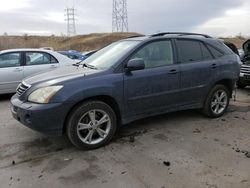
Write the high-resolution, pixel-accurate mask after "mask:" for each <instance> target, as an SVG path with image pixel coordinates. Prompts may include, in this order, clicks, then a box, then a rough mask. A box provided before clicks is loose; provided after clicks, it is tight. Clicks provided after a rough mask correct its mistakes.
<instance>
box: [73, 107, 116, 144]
mask: <svg viewBox="0 0 250 188" xmlns="http://www.w3.org/2000/svg"><path fill="white" fill-rule="evenodd" d="M110 128H111V120H110V117H109V115H108V114H107V113H106V112H104V111H103V110H98V109H94V110H90V111H88V112H87V113H85V114H84V115H83V116H82V117H81V118H80V120H79V122H78V124H77V135H78V137H79V138H80V139H81V141H82V142H84V143H85V144H98V143H100V142H102V141H103V140H104V139H105V138H106V137H107V135H108V134H109V132H110Z"/></svg>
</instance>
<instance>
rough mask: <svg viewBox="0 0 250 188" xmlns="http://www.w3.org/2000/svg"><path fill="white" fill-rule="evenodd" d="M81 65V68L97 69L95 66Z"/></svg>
mask: <svg viewBox="0 0 250 188" xmlns="http://www.w3.org/2000/svg"><path fill="white" fill-rule="evenodd" d="M82 65H83V67H87V68H89V69H95V70H96V69H97V67H95V66H93V65H89V64H87V63H83V64H82Z"/></svg>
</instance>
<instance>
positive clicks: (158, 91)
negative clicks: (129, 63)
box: [124, 40, 180, 116]
mask: <svg viewBox="0 0 250 188" xmlns="http://www.w3.org/2000/svg"><path fill="white" fill-rule="evenodd" d="M135 58H141V59H143V60H144V62H145V69H143V70H137V71H132V72H125V73H124V101H125V103H124V104H125V112H126V114H127V115H128V116H133V115H139V114H145V113H148V114H151V113H160V112H161V110H166V109H167V108H174V107H175V106H176V105H177V100H178V90H179V87H180V75H179V65H177V64H175V61H174V55H173V48H172V43H171V41H170V40H164V41H155V42H151V43H149V44H146V45H145V46H144V47H142V48H141V49H139V50H138V51H137V52H136V53H135V54H134V55H133V56H132V57H131V58H130V60H131V59H135Z"/></svg>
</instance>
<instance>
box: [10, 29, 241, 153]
mask: <svg viewBox="0 0 250 188" xmlns="http://www.w3.org/2000/svg"><path fill="white" fill-rule="evenodd" d="M239 70H240V67H239V58H238V57H237V56H236V55H235V54H234V53H233V52H232V51H231V50H230V49H229V48H228V47H227V46H225V45H224V43H223V41H220V40H217V39H214V38H211V37H209V36H207V35H202V34H195V33H159V34H155V35H151V36H144V37H134V38H128V39H125V40H121V41H118V42H115V43H113V44H111V45H109V46H107V47H105V48H103V49H101V50H100V51H98V52H96V53H95V54H94V55H92V56H91V57H89V58H88V59H87V60H85V61H84V62H83V63H82V64H80V65H79V66H78V67H73V66H72V68H71V69H69V68H61V69H57V70H55V71H52V72H48V73H44V74H40V75H37V76H34V77H31V78H28V79H26V80H24V81H23V82H22V83H21V84H20V85H19V87H18V88H17V93H16V95H14V96H13V97H12V99H11V103H12V114H13V116H14V118H16V119H17V120H18V121H20V122H21V123H22V124H24V125H26V126H27V127H30V128H32V129H34V130H37V131H39V132H42V133H45V134H53V135H62V134H63V133H66V134H67V136H68V137H69V139H70V141H71V142H72V143H73V144H74V145H75V146H77V147H78V148H84V149H93V148H97V147H100V146H103V145H104V144H107V143H108V142H109V141H110V140H111V139H112V137H113V136H114V134H115V132H116V130H117V128H118V125H123V124H127V123H129V122H131V121H134V120H137V119H140V118H145V117H148V116H154V115H157V114H164V113H167V112H173V111H178V110H185V109H201V110H202V112H203V113H204V114H205V115H207V116H209V117H212V118H216V117H220V116H222V115H223V114H224V112H225V111H226V109H227V107H228V104H229V99H230V98H231V96H232V92H233V89H234V86H235V82H236V81H237V79H238V76H239Z"/></svg>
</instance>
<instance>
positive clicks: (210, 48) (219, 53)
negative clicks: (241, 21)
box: [208, 45, 223, 58]
mask: <svg viewBox="0 0 250 188" xmlns="http://www.w3.org/2000/svg"><path fill="white" fill-rule="evenodd" d="M208 48H209V50H210V51H211V53H212V54H213V56H214V57H215V58H220V57H222V56H223V53H222V52H220V51H219V50H217V49H215V48H214V47H212V46H210V45H208Z"/></svg>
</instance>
